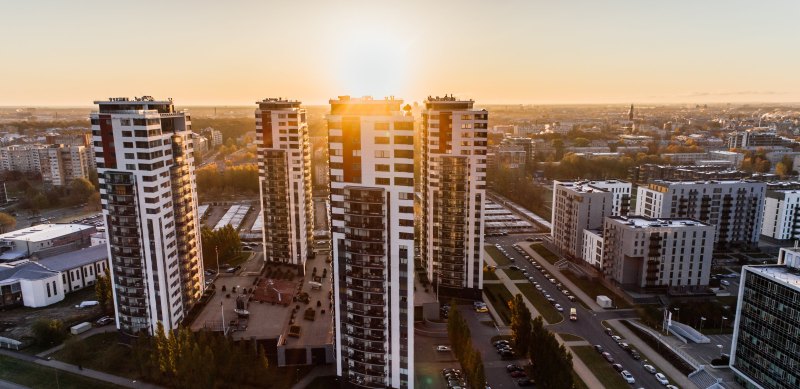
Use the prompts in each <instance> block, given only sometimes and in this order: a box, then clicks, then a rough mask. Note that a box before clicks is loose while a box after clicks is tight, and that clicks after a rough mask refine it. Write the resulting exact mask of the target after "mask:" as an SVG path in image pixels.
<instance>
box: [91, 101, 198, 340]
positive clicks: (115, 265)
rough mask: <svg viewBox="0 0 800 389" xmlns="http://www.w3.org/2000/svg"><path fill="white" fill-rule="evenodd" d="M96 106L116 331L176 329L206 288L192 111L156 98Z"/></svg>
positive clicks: (94, 126) (94, 125)
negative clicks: (181, 109) (193, 147)
mask: <svg viewBox="0 0 800 389" xmlns="http://www.w3.org/2000/svg"><path fill="white" fill-rule="evenodd" d="M95 104H97V105H98V106H99V111H97V112H93V113H92V114H91V120H92V135H93V140H94V142H96V144H99V146H97V148H96V151H97V169H98V177H99V180H100V197H101V201H102V204H103V217H104V219H105V225H106V233H107V234H108V248H109V249H108V250H109V262H110V264H109V265H110V271H111V280H112V284H113V289H114V290H113V292H114V309H115V311H116V316H117V328H118V329H119V330H121V331H122V332H124V333H128V334H136V333H138V332H140V331H148V332H150V333H153V332H154V331H155V329H156V326H157V323H158V322H161V323H162V324H163V325H164V328H165V329H166V330H172V329H175V328H177V326H178V324H179V323H180V322H181V320H182V319H183V318H184V317H185V316H186V314H187V313H188V311H189V309H190V308H191V307H192V306H193V305H194V304H195V303H196V302H197V300H198V299H199V298H200V296H201V294H202V292H203V291H202V287H203V260H202V253H201V249H200V226H199V218H198V215H197V200H196V199H197V195H196V192H195V187H196V185H195V176H194V159H193V150H192V141H191V139H192V138H191V121H190V118H189V115H188V114H187V113H186V112H182V111H175V107H174V106H173V104H172V100H171V99H170V100H155V99H153V98H152V97H149V96H145V97H141V98H135V99H132V100H131V99H128V98H124V97H120V98H111V99H109V100H107V101H95Z"/></svg>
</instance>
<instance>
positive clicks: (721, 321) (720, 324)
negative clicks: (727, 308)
mask: <svg viewBox="0 0 800 389" xmlns="http://www.w3.org/2000/svg"><path fill="white" fill-rule="evenodd" d="M725 320H728V318H727V317H725V316H723V317H722V320H720V321H719V333H720V334H721V333H722V327H723V326H724V325H725Z"/></svg>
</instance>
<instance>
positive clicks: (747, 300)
mask: <svg viewBox="0 0 800 389" xmlns="http://www.w3.org/2000/svg"><path fill="white" fill-rule="evenodd" d="M798 312H800V250H798V249H797V248H796V247H795V248H781V251H780V255H779V259H778V264H777V265H763V266H745V267H743V268H742V278H741V282H740V284H739V300H738V304H737V306H736V321H735V323H734V327H733V341H732V346H731V353H730V355H731V358H730V367H731V370H733V371H734V373H736V375H737V379H738V381H740V382H741V383H743V384H744V386H745V387H746V388H760V389H765V388H780V389H789V388H797V387H800V363H798V361H800V317H798Z"/></svg>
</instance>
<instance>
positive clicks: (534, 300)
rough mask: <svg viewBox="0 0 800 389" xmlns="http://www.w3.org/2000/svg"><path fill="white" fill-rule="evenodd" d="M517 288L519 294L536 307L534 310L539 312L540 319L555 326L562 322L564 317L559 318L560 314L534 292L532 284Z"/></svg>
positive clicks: (539, 294)
mask: <svg viewBox="0 0 800 389" xmlns="http://www.w3.org/2000/svg"><path fill="white" fill-rule="evenodd" d="M517 288H518V289H519V291H520V292H522V294H523V295H524V296H525V298H527V299H528V301H530V302H531V304H533V306H534V307H536V310H537V311H539V314H541V315H542V318H543V319H544V320H545V321H546V322H547V323H549V324H555V323H558V322H561V321H562V320H564V317H563V316H561V313H560V312H558V311H556V309H555V308H554V307H553V305H552V304H550V303H549V302H548V301H547V299H545V298H544V295H542V293H541V292H539V291H538V290H536V288H535V287H534V286H533V284H519V285H517ZM564 309H566V308H564Z"/></svg>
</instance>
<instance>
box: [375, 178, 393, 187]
mask: <svg viewBox="0 0 800 389" xmlns="http://www.w3.org/2000/svg"><path fill="white" fill-rule="evenodd" d="M389 183H390V182H389V179H388V178H383V177H377V178H375V185H389Z"/></svg>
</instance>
